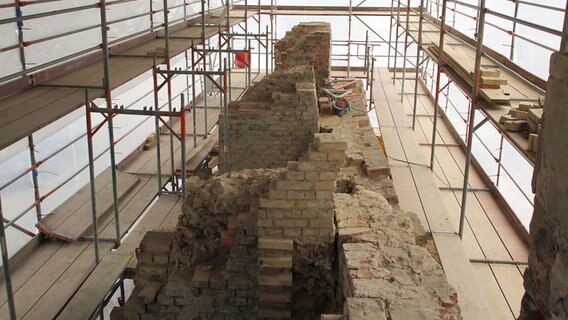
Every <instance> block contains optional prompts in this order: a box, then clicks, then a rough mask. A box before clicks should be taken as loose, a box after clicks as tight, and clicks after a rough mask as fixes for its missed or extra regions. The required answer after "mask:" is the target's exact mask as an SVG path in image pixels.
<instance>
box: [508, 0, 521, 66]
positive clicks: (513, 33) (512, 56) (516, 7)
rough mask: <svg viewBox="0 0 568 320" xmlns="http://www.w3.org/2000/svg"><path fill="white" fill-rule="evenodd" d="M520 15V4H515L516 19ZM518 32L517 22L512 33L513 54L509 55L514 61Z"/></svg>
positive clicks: (514, 23)
mask: <svg viewBox="0 0 568 320" xmlns="http://www.w3.org/2000/svg"><path fill="white" fill-rule="evenodd" d="M518 15H519V2H515V19H517V16H518ZM516 31H517V22H516V21H514V22H513V30H512V32H511V52H510V53H509V60H511V61H513V58H514V56H515V32H516Z"/></svg>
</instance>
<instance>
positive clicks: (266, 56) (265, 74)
mask: <svg viewBox="0 0 568 320" xmlns="http://www.w3.org/2000/svg"><path fill="white" fill-rule="evenodd" d="M265 35H266V39H265V41H266V45H265V46H264V54H265V58H266V60H265V63H266V66H265V69H264V76H265V77H266V76H268V58H269V56H268V48H269V46H270V44H269V43H268V25H266V31H265ZM258 58H259V59H260V52H259V56H258ZM259 71H260V70H259Z"/></svg>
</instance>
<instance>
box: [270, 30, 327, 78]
mask: <svg viewBox="0 0 568 320" xmlns="http://www.w3.org/2000/svg"><path fill="white" fill-rule="evenodd" d="M274 49H275V52H274V59H275V61H276V68H275V70H280V69H286V68H290V67H294V66H302V65H309V66H313V68H314V72H315V75H316V84H317V85H318V87H320V86H322V85H323V84H324V83H325V81H326V80H328V79H329V78H330V73H331V26H330V24H329V23H327V22H303V23H300V24H298V25H297V26H295V27H294V28H292V30H290V31H288V32H286V35H285V36H284V38H282V39H281V40H280V41H278V42H277V43H276V44H275V45H274Z"/></svg>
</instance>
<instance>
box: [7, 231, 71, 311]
mask: <svg viewBox="0 0 568 320" xmlns="http://www.w3.org/2000/svg"><path fill="white" fill-rule="evenodd" d="M62 246H63V242H59V241H49V242H46V243H42V244H41V245H40V246H38V247H37V248H35V249H34V250H32V251H31V252H30V253H29V254H28V255H27V256H26V257H25V258H24V259H23V260H22V261H21V263H20V264H18V266H17V267H16V268H10V269H11V271H10V274H11V277H12V290H13V292H14V293H16V292H18V291H19V290H20V288H21V287H22V286H24V285H25V284H26V282H27V281H28V280H30V278H31V277H32V276H33V275H34V274H36V273H37V272H38V270H39V269H40V268H41V267H42V266H44V265H45V264H46V263H47V261H49V259H50V258H51V257H52V256H53V255H54V254H55V253H56V252H57V251H58V250H59V249H60V248H61V247H62ZM6 300H7V297H6V287H5V284H4V277H1V279H0V307H4V304H5V303H6Z"/></svg>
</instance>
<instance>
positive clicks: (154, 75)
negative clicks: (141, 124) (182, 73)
mask: <svg viewBox="0 0 568 320" xmlns="http://www.w3.org/2000/svg"><path fill="white" fill-rule="evenodd" d="M157 68H158V67H157V66H156V56H154V65H153V68H152V78H153V80H154V109H155V110H158V108H159V107H158V104H159V102H158V73H157ZM154 129H155V132H156V165H157V168H156V169H157V173H158V195H162V156H161V150H160V120H159V116H157V115H156V116H154Z"/></svg>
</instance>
